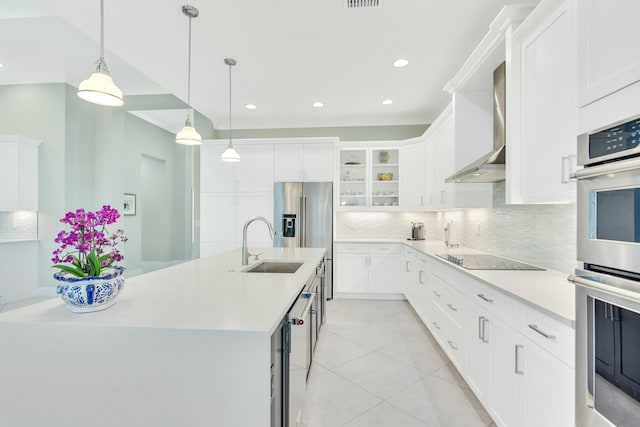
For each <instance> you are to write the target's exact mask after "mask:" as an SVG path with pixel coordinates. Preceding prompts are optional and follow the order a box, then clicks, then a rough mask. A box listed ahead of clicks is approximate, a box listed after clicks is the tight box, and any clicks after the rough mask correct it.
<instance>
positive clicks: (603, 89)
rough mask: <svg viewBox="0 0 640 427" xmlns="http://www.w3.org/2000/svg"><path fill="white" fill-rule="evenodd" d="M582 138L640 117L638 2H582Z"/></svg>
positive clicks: (578, 5)
mask: <svg viewBox="0 0 640 427" xmlns="http://www.w3.org/2000/svg"><path fill="white" fill-rule="evenodd" d="M576 10H577V16H578V72H577V75H578V103H579V106H580V110H579V111H578V134H583V133H587V132H592V131H597V130H601V129H603V128H607V127H610V126H612V125H614V124H616V123H620V122H622V121H625V120H626V119H630V118H632V117H635V116H638V114H640V109H639V108H638V98H640V50H639V49H638V46H637V45H638V30H637V28H638V22H640V2H638V1H637V0H631V1H630V0H608V1H602V0H579V1H576Z"/></svg>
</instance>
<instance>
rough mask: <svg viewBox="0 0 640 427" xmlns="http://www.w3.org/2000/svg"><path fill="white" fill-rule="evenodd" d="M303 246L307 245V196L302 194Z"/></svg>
mask: <svg viewBox="0 0 640 427" xmlns="http://www.w3.org/2000/svg"><path fill="white" fill-rule="evenodd" d="M302 221H303V222H302V247H303V248H306V247H307V196H302Z"/></svg>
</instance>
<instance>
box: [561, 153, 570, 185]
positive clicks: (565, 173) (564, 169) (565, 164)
mask: <svg viewBox="0 0 640 427" xmlns="http://www.w3.org/2000/svg"><path fill="white" fill-rule="evenodd" d="M560 161H561V162H562V166H561V171H560V173H561V175H562V176H561V177H560V182H562V183H563V184H568V183H569V157H568V156H564V157H563V158H562V159H561V160H560Z"/></svg>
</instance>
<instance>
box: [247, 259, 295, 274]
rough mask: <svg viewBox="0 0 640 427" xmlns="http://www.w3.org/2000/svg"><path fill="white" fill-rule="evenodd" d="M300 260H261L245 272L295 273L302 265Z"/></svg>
mask: <svg viewBox="0 0 640 427" xmlns="http://www.w3.org/2000/svg"><path fill="white" fill-rule="evenodd" d="M302 264H304V263H302V262H281V261H263V262H261V263H260V264H257V265H255V266H253V267H251V268H249V269H248V270H245V273H295V272H296V271H298V269H299V268H300V267H301V266H302Z"/></svg>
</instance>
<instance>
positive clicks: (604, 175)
mask: <svg viewBox="0 0 640 427" xmlns="http://www.w3.org/2000/svg"><path fill="white" fill-rule="evenodd" d="M576 178H578V187H577V189H578V194H577V199H578V205H577V206H578V217H577V223H578V229H577V232H578V234H577V240H578V247H577V255H578V260H579V261H581V262H584V263H586V264H595V265H600V266H607V267H608V268H613V269H618V270H623V271H627V272H633V273H640V158H634V159H630V160H624V161H618V162H615V163H610V164H604V165H599V166H593V167H589V168H584V169H582V170H579V171H577V172H576Z"/></svg>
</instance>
